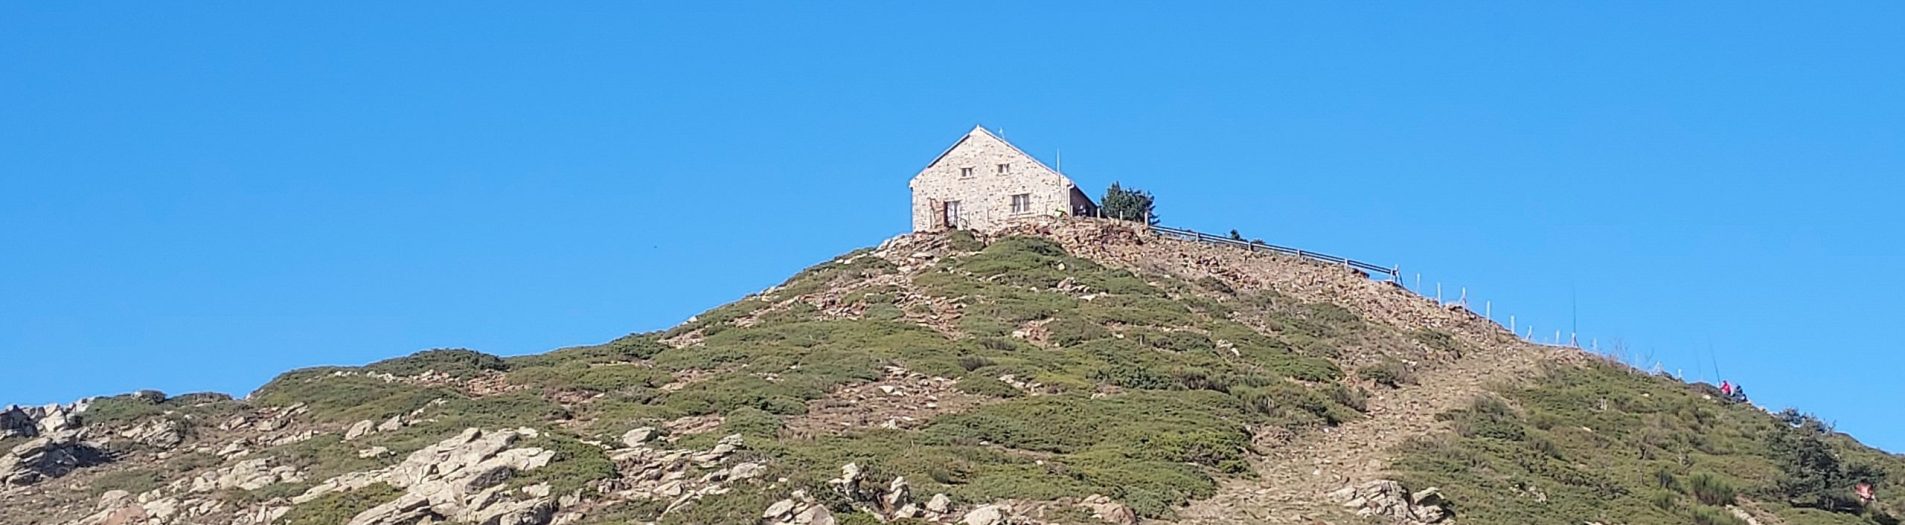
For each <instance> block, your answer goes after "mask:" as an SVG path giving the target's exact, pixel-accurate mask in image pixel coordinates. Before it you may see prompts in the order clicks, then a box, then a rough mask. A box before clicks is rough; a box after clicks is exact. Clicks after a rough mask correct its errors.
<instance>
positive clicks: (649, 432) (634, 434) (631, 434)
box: [622, 427, 656, 448]
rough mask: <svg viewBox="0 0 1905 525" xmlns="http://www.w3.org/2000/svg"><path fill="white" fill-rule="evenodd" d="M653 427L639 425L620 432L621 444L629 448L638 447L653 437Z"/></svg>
mask: <svg viewBox="0 0 1905 525" xmlns="http://www.w3.org/2000/svg"><path fill="white" fill-rule="evenodd" d="M655 433H656V432H655V427H641V428H637V429H634V430H630V431H628V432H623V433H622V444H623V445H628V447H629V448H634V447H639V446H642V445H644V444H646V443H648V441H649V440H652V439H655Z"/></svg>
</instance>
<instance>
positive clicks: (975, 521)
mask: <svg viewBox="0 0 1905 525" xmlns="http://www.w3.org/2000/svg"><path fill="white" fill-rule="evenodd" d="M959 523H963V524H965V525H1004V524H1005V509H1002V508H999V506H998V505H980V506H978V507H977V508H974V509H972V510H971V511H968V512H966V517H965V518H962V519H960V520H959Z"/></svg>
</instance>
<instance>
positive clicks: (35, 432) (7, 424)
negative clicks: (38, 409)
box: [0, 405, 40, 439]
mask: <svg viewBox="0 0 1905 525" xmlns="http://www.w3.org/2000/svg"><path fill="white" fill-rule="evenodd" d="M39 435H40V426H39V424H38V423H37V422H35V421H34V418H33V416H31V415H28V414H27V413H26V410H24V409H21V408H20V407H17V406H13V405H7V407H6V408H5V409H0V439H5V438H12V437H26V438H30V437H35V436H39Z"/></svg>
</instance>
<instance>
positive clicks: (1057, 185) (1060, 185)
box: [911, 128, 1091, 231]
mask: <svg viewBox="0 0 1905 525" xmlns="http://www.w3.org/2000/svg"><path fill="white" fill-rule="evenodd" d="M1000 164H1005V165H1007V171H1006V172H1005V173H1000V172H999V165H1000ZM966 168H970V169H971V170H972V175H970V176H967V175H964V174H963V173H964V171H965V169H966ZM911 185H912V188H913V231H931V230H940V229H946V228H948V227H953V228H960V229H972V230H981V231H990V230H997V229H1000V228H1003V227H1005V226H1006V225H1007V224H1009V223H1011V222H1012V221H1013V220H1015V219H1021V218H1026V217H1041V216H1043V217H1050V216H1053V215H1061V214H1064V215H1069V214H1072V213H1074V211H1075V210H1078V209H1079V208H1080V205H1081V203H1082V205H1083V206H1084V207H1085V208H1089V207H1090V206H1091V201H1090V199H1081V198H1077V197H1075V196H1074V195H1073V193H1072V192H1073V184H1072V181H1071V180H1070V179H1067V178H1066V177H1065V176H1064V175H1060V174H1058V172H1055V171H1052V170H1051V169H1050V168H1047V167H1045V165H1044V164H1043V163H1040V162H1039V161H1038V160H1036V159H1033V158H1032V157H1030V156H1028V155H1026V154H1025V153H1024V152H1021V151H1019V150H1018V148H1014V147H1012V145H1010V144H1007V143H1006V142H1005V141H1004V140H1002V139H1000V138H998V137H995V136H993V135H992V134H991V133H988V132H986V131H985V129H983V128H974V129H973V130H972V132H971V133H968V134H967V135H966V137H965V138H964V139H961V141H960V142H959V143H958V145H957V146H954V147H953V149H952V150H951V151H948V152H947V153H946V154H945V155H943V156H941V157H940V158H939V160H938V161H936V162H934V163H933V164H932V165H931V166H927V167H926V169H925V170H922V171H920V172H919V174H918V175H916V176H914V177H913V182H912V184H911ZM1014 195H1025V196H1027V197H1028V198H1029V200H1030V203H1029V206H1027V207H1025V209H1024V211H1018V212H1015V211H1013V209H1012V196H1014ZM950 201H957V202H959V219H960V223H959V224H951V225H949V224H946V223H945V220H943V216H944V209H945V208H944V206H945V203H947V202H950Z"/></svg>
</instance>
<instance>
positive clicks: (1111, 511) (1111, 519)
mask: <svg viewBox="0 0 1905 525" xmlns="http://www.w3.org/2000/svg"><path fill="white" fill-rule="evenodd" d="M1078 506H1079V507H1084V508H1085V509H1086V510H1089V511H1091V516H1092V517H1094V518H1098V519H1099V520H1100V521H1104V522H1106V523H1116V524H1118V525H1136V524H1137V523H1138V513H1136V512H1133V511H1132V510H1131V507H1126V506H1125V505H1124V504H1122V503H1118V502H1117V501H1115V500H1112V499H1111V498H1110V497H1108V496H1105V495H1102V494H1092V495H1090V496H1086V497H1085V499H1084V501H1080V502H1079V503H1078Z"/></svg>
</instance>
